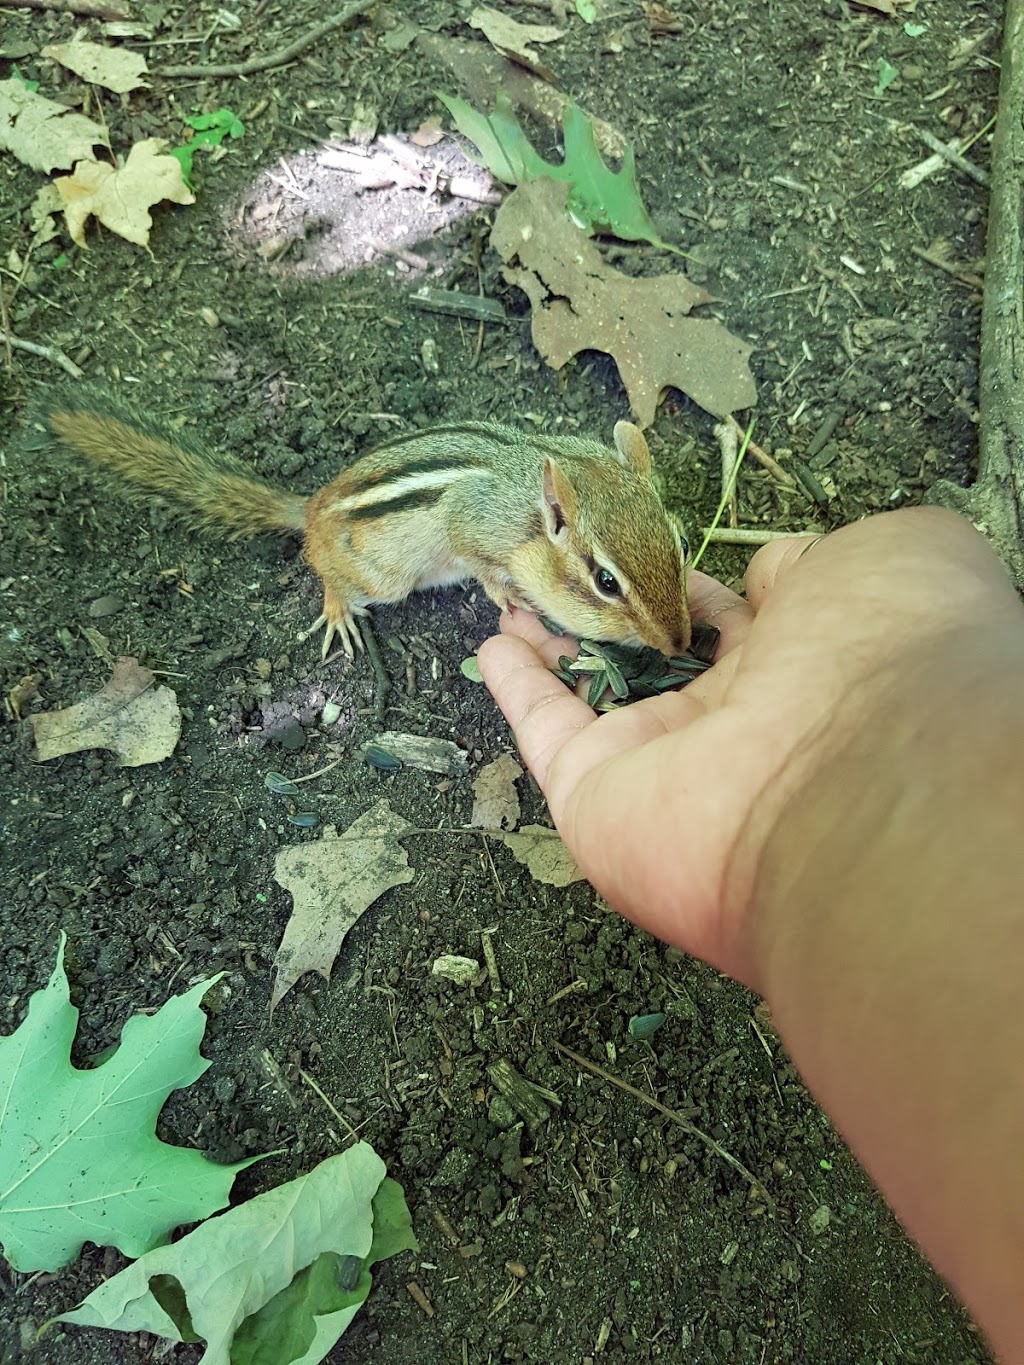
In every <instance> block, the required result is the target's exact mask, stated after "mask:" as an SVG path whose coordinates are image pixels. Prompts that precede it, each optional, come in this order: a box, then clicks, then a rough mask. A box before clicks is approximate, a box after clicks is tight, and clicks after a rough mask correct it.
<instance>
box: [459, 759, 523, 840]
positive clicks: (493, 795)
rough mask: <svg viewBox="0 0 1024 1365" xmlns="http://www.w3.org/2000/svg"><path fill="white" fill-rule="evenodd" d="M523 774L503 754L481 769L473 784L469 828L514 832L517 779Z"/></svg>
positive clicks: (516, 820)
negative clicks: (480, 827)
mask: <svg viewBox="0 0 1024 1365" xmlns="http://www.w3.org/2000/svg"><path fill="white" fill-rule="evenodd" d="M522 775H523V770H522V768H520V766H519V764H518V763H517V762H516V761H515V759H514V758H513V757H512V755H511V754H502V755H501V757H500V758H496V759H495V760H494V762H493V763H488V764H486V765H485V766H484V767H482V768H481V769H480V771H479V773H478V774H477V777H476V780H475V781H474V783H473V814H472V815H471V816H470V817H469V823H470V824H471V825H482V826H483V827H484V829H515V827H516V825H518V823H519V793H518V791H517V790H516V779H517V778H520V777H522Z"/></svg>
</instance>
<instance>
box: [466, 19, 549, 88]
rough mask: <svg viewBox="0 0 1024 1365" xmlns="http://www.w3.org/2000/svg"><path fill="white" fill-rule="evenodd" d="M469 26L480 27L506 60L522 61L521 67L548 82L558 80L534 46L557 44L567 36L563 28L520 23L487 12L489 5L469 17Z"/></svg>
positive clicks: (520, 62)
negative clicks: (534, 44)
mask: <svg viewBox="0 0 1024 1365" xmlns="http://www.w3.org/2000/svg"><path fill="white" fill-rule="evenodd" d="M469 26H470V28H478V29H479V30H480V32H481V33H482V34H483V35H484V37H485V38H486V39H487V41H488V42H489V43H490V44H491V46H492V47H493V48H494V49H495V50H496V51H497V52H500V53H501V55H502V56H503V57H508V58H510V60H512V61H513V62H518V63H519V65H520V66H525V67H526V69H527V71H532V72H533V73H534V74H535V75H537V76H541V77H542V78H543V79H544V80H546V81H553V80H554V79H555V73H554V72H553V71H551V70H550V69H549V68H548V67H546V66H545V65H544V63H543V61H542V59H541V56H540V54H539V53H538V52H536V51H534V49H533V48H532V47H531V46H530V44H531V43H554V42H557V40H558V39H559V38H562V37H564V36H565V34H564V30H563V29H560V28H555V27H554V26H553V25H552V24H520V23H519V22H518V20H516V19H511V18H509V16H508V15H507V14H501V13H499V11H498V10H493V9H487V8H486V7H485V6H480V8H478V9H475V10H474V11H473V13H472V14H471V15H470V16H469Z"/></svg>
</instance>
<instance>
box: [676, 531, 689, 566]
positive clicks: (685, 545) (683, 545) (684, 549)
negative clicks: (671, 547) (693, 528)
mask: <svg viewBox="0 0 1024 1365" xmlns="http://www.w3.org/2000/svg"><path fill="white" fill-rule="evenodd" d="M679 553H680V554H681V555H682V556H683V559H684V560H687V559H689V558H690V542H689V541H688V540H687V539H686V537H685V536H680V537H679Z"/></svg>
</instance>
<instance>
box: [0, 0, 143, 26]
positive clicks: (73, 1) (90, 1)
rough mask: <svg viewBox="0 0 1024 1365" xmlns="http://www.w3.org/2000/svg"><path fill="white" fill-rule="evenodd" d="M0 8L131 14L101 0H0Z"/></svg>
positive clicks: (89, 14)
mask: <svg viewBox="0 0 1024 1365" xmlns="http://www.w3.org/2000/svg"><path fill="white" fill-rule="evenodd" d="M0 9H50V10H59V11H60V12H61V13H63V14H81V15H84V16H85V17H86V18H89V19H106V20H107V21H108V22H114V21H116V20H118V19H121V20H125V19H130V18H131V15H130V14H127V13H126V12H125V11H124V10H123V9H118V8H117V7H116V5H106V4H104V3H103V0H0Z"/></svg>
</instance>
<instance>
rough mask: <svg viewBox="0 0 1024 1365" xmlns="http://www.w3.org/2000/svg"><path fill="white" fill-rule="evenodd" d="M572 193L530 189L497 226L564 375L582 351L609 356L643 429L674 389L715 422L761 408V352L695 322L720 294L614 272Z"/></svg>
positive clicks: (515, 279) (496, 241) (496, 238)
mask: <svg viewBox="0 0 1024 1365" xmlns="http://www.w3.org/2000/svg"><path fill="white" fill-rule="evenodd" d="M567 196H568V186H567V185H565V184H564V183H561V182H559V181H555V180H548V179H542V180H535V181H531V182H530V183H529V184H526V185H521V186H520V187H519V188H518V189H517V190H515V192H514V193H512V194H510V195H509V197H508V198H507V199H506V200H505V202H504V203H503V204H502V206H501V208H500V209H499V210H498V214H497V217H496V218H495V220H494V227H493V228H492V230H491V245H492V246H493V247H494V248H495V250H496V251H497V252H498V254H499V255H500V256H501V258H502V260H504V261H505V262H507V266H506V269H505V270H504V272H503V273H504V276H505V278H506V279H507V280H508V281H509V282H510V283H512V284H517V285H518V286H519V287H520V289H522V290H523V291H524V292H525V293H526V294H527V295H528V296H529V299H530V303H531V305H532V317H531V326H532V333H533V341H534V345H535V346H536V347H537V349H538V351H540V353H541V355H542V356H543V357H544V358H545V360H547V361H548V363H549V364H550V365H551V366H552V367H553V368H554V369H556V370H560V369H561V368H562V366H563V365H564V364H565V363H566V361H568V360H571V359H572V357H573V356H574V355H576V354H577V353H578V352H579V351H583V350H595V351H606V352H607V353H608V354H609V355H610V356H612V357H613V358H614V360H615V363H616V365H617V366H618V369H619V374H620V375H621V377H622V382H623V384H624V385H625V386H626V392H627V393H628V394H629V401H630V405H631V407H632V409H633V412H634V414H635V416H636V419H637V421H638V423H639V424H640V426H642V427H646V426H649V425H650V423H651V422H652V421H653V420H654V414H655V411H656V409H657V406H658V400H659V399H660V397H661V395H662V393H663V392H664V390H665V389H666V388H668V387H669V386H673V387H675V388H678V389H682V391H683V392H684V393H686V394H689V396H690V397H691V398H692V399H693V400H694V402H695V403H699V404H700V406H701V407H702V408H704V409H706V411H708V412H710V413H712V414H713V415H714V416H715V417H725V416H727V415H728V414H729V413H732V412H735V411H736V410H737V409H739V408H748V407H751V406H752V405H753V404H754V403H755V402H756V400H757V391H756V389H755V388H754V380H753V376H752V375H751V373H750V366H749V364H748V357H749V356H750V352H751V350H752V347H750V346H748V345H747V344H746V342H744V341H741V340H740V339H739V337H735V336H733V335H732V333H731V332H729V331H728V330H727V329H726V328H725V327H723V326H722V324H721V323H720V322H718V321H716V320H715V319H713V318H693V317H690V316H689V313H690V311H691V309H693V308H695V307H697V306H698V305H700V304H707V303H711V302H712V296H711V295H710V294H708V293H707V292H706V291H705V290H703V289H700V288H698V286H697V285H695V284H691V283H690V281H689V280H688V279H686V278H685V276H683V275H655V276H648V277H646V278H641V279H636V278H634V277H632V276H630V275H623V274H621V273H620V272H619V271H617V270H613V269H612V268H611V267H610V266H607V265H606V264H605V263H604V260H603V258H602V257H601V254H600V252H599V251H598V250H597V248H596V247H595V246H594V245H593V244H592V243H591V242H590V241H588V239H587V238H586V237H585V236H584V235H583V233H582V232H580V230H579V229H578V228H577V227H576V226H575V225H574V224H573V223H572V222H571V220H570V219H569V216H568V214H567V213H566V199H567Z"/></svg>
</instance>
